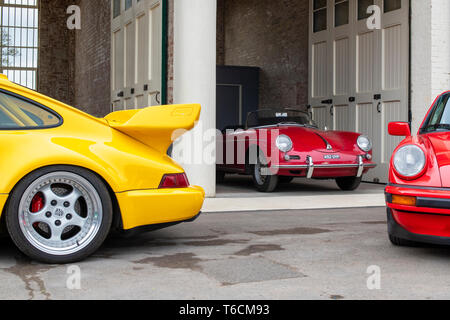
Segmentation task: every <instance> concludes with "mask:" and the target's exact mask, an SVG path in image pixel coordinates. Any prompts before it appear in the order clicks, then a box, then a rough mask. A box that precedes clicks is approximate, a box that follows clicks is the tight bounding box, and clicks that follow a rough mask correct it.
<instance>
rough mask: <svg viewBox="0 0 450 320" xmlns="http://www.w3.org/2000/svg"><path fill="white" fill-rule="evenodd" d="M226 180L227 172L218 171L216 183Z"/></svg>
mask: <svg viewBox="0 0 450 320" xmlns="http://www.w3.org/2000/svg"><path fill="white" fill-rule="evenodd" d="M224 182H225V172H223V171H216V183H224Z"/></svg>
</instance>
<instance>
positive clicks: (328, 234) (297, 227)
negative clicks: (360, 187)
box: [0, 207, 450, 299]
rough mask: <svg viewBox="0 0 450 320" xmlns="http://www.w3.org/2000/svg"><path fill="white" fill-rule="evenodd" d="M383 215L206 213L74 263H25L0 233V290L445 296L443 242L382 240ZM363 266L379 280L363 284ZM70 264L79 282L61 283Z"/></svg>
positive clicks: (84, 294)
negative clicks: (406, 244)
mask: <svg viewBox="0 0 450 320" xmlns="http://www.w3.org/2000/svg"><path fill="white" fill-rule="evenodd" d="M385 220H386V218H385V209H384V208H382V207H380V208H364V209H360V208H353V209H338V210H304V211H301V210H291V211H263V212H234V213H213V214H208V215H204V216H202V217H201V218H200V219H199V220H197V221H196V222H194V223H190V224H183V225H179V226H176V227H173V228H171V229H166V230H161V231H158V232H154V233H150V234H145V235H141V236H138V237H135V238H132V239H109V240H108V241H107V243H106V244H105V245H104V247H103V248H102V249H101V250H100V251H99V252H98V253H97V254H96V255H95V256H94V257H92V258H90V259H89V260H87V261H85V262H83V263H80V264H78V266H75V268H74V267H73V266H72V268H68V266H46V265H39V264H35V263H32V262H30V261H29V260H28V259H26V258H24V257H23V256H22V255H21V254H20V253H19V252H18V251H17V250H16V249H15V248H14V246H13V245H12V244H11V242H10V241H9V240H7V239H2V240H0V284H1V287H2V290H0V298H1V299H5V298H8V299H11V298H12V299H30V298H33V299H63V298H73V299H104V298H106V299H372V298H373V299H381V298H388V299H390V298H400V299H403V298H420V299H428V298H449V297H450V281H449V279H450V268H449V264H450V250H449V249H447V248H437V247H425V248H395V247H392V246H391V245H390V243H389V242H388V240H387V236H386V223H385ZM370 266H375V268H379V270H380V272H381V274H380V279H381V283H380V284H381V289H380V290H369V289H368V287H367V280H368V277H369V276H370V274H368V273H367V271H368V268H369V267H370ZM78 268H79V269H78ZM372 268H373V267H372ZM74 270H75V272H76V271H77V270H80V271H81V282H80V284H81V288H80V289H79V290H69V289H68V288H67V282H68V279H69V287H73V284H74V283H75V284H76V283H77V282H76V281H75V282H72V280H73V278H71V276H72V275H73V274H74V273H70V274H68V273H67V272H68V271H69V272H74ZM373 270H377V269H370V270H369V271H373ZM370 283H373V282H370ZM375 283H376V282H375Z"/></svg>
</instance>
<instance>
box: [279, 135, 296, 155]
mask: <svg viewBox="0 0 450 320" xmlns="http://www.w3.org/2000/svg"><path fill="white" fill-rule="evenodd" d="M276 143H277V148H278V149H280V151H281V152H289V151H291V150H292V147H293V146H294V145H293V144H292V140H291V138H289V137H288V136H286V135H284V134H282V135H281V136H279V137H278V138H277V141H276Z"/></svg>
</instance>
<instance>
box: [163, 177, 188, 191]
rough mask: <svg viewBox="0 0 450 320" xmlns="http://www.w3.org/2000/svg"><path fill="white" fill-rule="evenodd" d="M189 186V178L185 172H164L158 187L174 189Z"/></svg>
mask: <svg viewBox="0 0 450 320" xmlns="http://www.w3.org/2000/svg"><path fill="white" fill-rule="evenodd" d="M187 187H189V180H188V178H187V176H186V174H185V173H178V174H166V175H165V176H164V177H163V178H162V180H161V184H160V185H159V189H174V188H187Z"/></svg>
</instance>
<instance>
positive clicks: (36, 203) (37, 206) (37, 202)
mask: <svg viewBox="0 0 450 320" xmlns="http://www.w3.org/2000/svg"><path fill="white" fill-rule="evenodd" d="M42 208H44V198H43V197H42V194H41V193H38V194H36V195H35V196H34V198H33V200H31V212H32V213H36V212H39V211H41V210H42ZM38 225H39V222H36V223H35V224H34V225H33V227H35V228H36V227H37V226H38Z"/></svg>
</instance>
